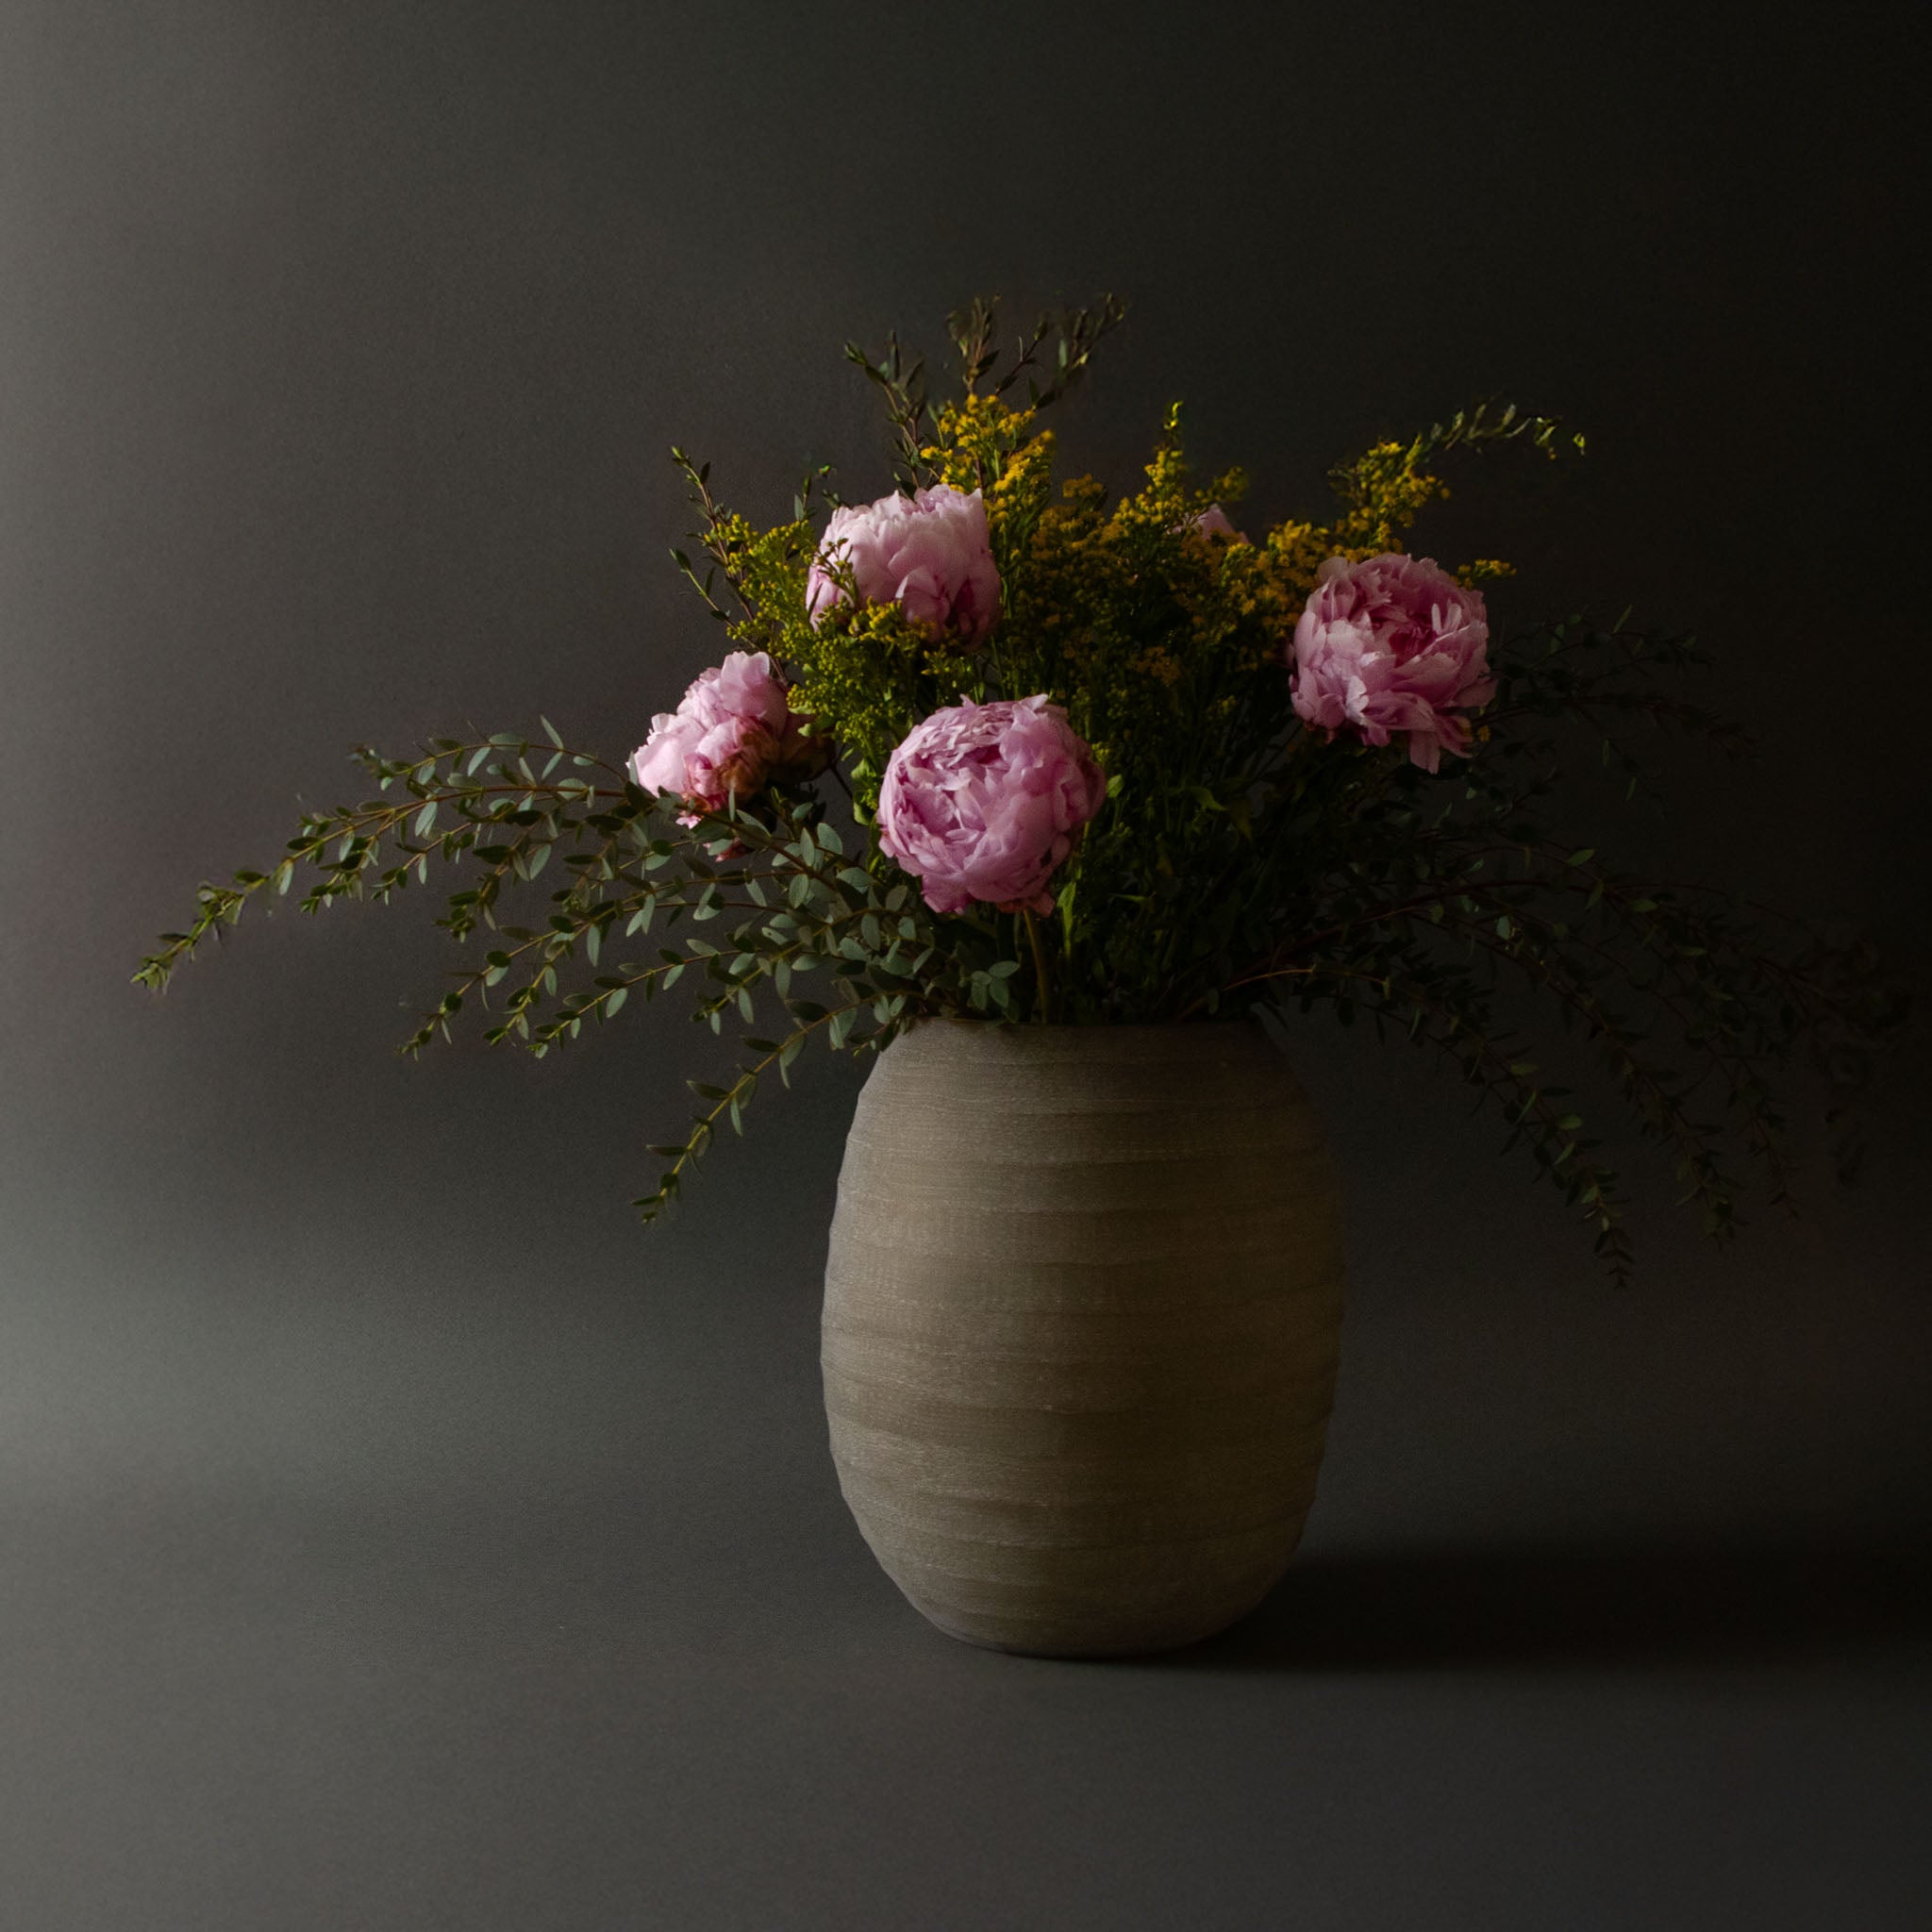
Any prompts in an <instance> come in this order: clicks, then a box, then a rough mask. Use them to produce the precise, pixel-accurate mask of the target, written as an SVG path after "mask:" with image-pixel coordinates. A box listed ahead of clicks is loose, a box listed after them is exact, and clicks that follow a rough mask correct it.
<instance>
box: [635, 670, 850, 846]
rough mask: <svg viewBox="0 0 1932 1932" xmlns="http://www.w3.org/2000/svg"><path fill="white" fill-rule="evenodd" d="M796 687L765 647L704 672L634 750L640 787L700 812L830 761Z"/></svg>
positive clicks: (683, 819)
mask: <svg viewBox="0 0 1932 1932" xmlns="http://www.w3.org/2000/svg"><path fill="white" fill-rule="evenodd" d="M790 690H791V687H790V686H788V685H787V684H786V682H785V680H784V679H783V678H782V677H780V676H779V675H778V674H777V672H776V671H774V669H773V668H772V660H771V658H770V657H769V656H768V655H767V654H766V653H765V652H763V651H733V652H732V653H731V655H730V656H729V657H728V658H725V660H724V663H722V664H719V665H714V666H713V667H712V668H711V669H710V670H709V671H704V672H700V673H699V674H698V675H697V677H696V678H695V679H694V680H693V681H692V683H691V687H690V689H689V690H688V691H686V692H685V694H684V702H683V703H682V704H680V705H679V706H678V708H677V709H676V710H675V711H660V712H659V713H658V716H657V717H655V718H653V719H652V720H651V735H650V737H649V738H647V739H646V740H645V741H644V742H643V743H642V744H641V745H640V746H639V747H638V749H637V750H636V751H635V752H633V753H632V754H631V760H630V774H631V776H632V777H633V778H634V779H635V780H636V781H637V784H638V787H639V789H640V790H641V791H656V792H658V793H666V792H669V793H673V794H675V796H677V797H679V798H681V799H683V800H684V802H685V804H686V805H688V806H689V807H690V808H691V810H690V811H689V812H685V813H680V814H679V819H678V822H679V824H686V825H694V824H697V822H698V814H699V813H701V812H708V811H722V810H724V806H725V803H726V801H727V800H728V799H729V798H730V797H731V795H732V794H733V793H734V792H736V793H737V794H738V796H739V797H741V798H749V797H751V796H752V795H753V794H754V793H757V792H759V791H763V790H764V789H765V787H766V786H767V785H769V784H771V783H772V781H773V780H774V779H776V778H802V777H808V776H809V775H810V774H812V773H813V772H815V771H821V770H823V769H824V760H825V755H826V753H827V752H828V751H829V749H830V747H829V745H827V744H826V742H825V741H824V740H823V739H812V738H807V737H806V736H805V733H804V728H803V727H804V726H805V724H807V723H808V720H806V719H804V718H801V717H800V716H799V715H798V713H797V712H795V711H794V710H792V708H791V704H790V702H789V693H790Z"/></svg>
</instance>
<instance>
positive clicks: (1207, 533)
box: [1188, 503, 1248, 543]
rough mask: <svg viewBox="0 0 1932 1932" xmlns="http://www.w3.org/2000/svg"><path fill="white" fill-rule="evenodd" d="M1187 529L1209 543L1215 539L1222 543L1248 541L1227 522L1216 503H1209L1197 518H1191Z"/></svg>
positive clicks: (1224, 514) (1222, 511)
mask: <svg viewBox="0 0 1932 1932" xmlns="http://www.w3.org/2000/svg"><path fill="white" fill-rule="evenodd" d="M1188 528H1189V529H1191V531H1193V533H1194V535H1195V536H1197V537H1206V538H1207V539H1208V541H1209V542H1210V543H1211V542H1212V541H1214V539H1215V538H1217V537H1219V538H1220V539H1221V541H1223V542H1224V543H1245V542H1246V541H1248V540H1247V539H1246V538H1245V537H1244V536H1242V535H1241V532H1240V531H1239V530H1237V529H1236V528H1235V526H1234V525H1233V524H1232V523H1231V522H1230V521H1229V520H1228V514H1227V512H1226V511H1225V510H1224V509H1223V508H1222V507H1221V506H1220V505H1219V504H1218V503H1210V504H1209V505H1208V508H1206V509H1204V510H1203V511H1202V512H1201V514H1200V515H1199V516H1197V517H1194V518H1192V519H1191V521H1190V522H1189V524H1188Z"/></svg>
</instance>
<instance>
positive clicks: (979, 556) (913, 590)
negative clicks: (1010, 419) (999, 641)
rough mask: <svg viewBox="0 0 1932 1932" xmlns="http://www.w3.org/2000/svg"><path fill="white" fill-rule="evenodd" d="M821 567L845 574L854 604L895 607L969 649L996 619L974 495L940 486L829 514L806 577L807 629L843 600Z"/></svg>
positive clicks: (996, 601)
mask: <svg viewBox="0 0 1932 1932" xmlns="http://www.w3.org/2000/svg"><path fill="white" fill-rule="evenodd" d="M828 566H832V567H837V568H839V569H841V570H842V571H849V572H850V573H851V581H852V582H853V583H854V584H856V585H857V587H858V600H859V602H860V603H862V604H896V605H897V606H898V607H899V608H900V609H901V610H903V611H904V612H905V613H906V615H907V617H908V619H909V620H910V621H911V622H912V623H914V624H917V625H925V626H927V627H928V628H931V629H935V630H950V631H952V632H954V633H955V634H956V635H957V636H958V637H959V638H960V639H961V640H963V641H966V642H968V643H977V642H978V641H980V639H981V638H983V637H984V636H985V635H986V634H987V632H988V631H990V630H991V628H992V626H993V623H994V621H995V620H996V619H997V618H998V616H999V614H1000V574H999V571H998V568H997V567H996V566H995V565H994V563H993V560H992V550H991V546H990V544H989V543H988V541H987V530H986V505H985V504H984V503H983V502H982V501H981V499H980V494H979V491H976V490H975V491H973V493H972V494H971V495H970V496H969V495H968V494H967V493H966V492H965V491H963V490H953V489H950V488H948V487H946V486H945V485H943V484H941V485H936V486H935V487H934V488H932V489H930V490H922V491H920V492H919V493H918V495H916V496H896V495H894V496H882V497H880V498H879V500H878V501H877V502H876V503H874V504H871V505H868V506H867V508H864V509H853V508H843V509H835V510H834V511H833V512H832V518H831V521H830V522H829V523H828V524H827V525H825V538H824V544H823V545H822V546H821V547H820V550H819V554H818V556H817V557H816V558H813V560H812V566H811V570H810V572H809V574H808V576H807V578H806V585H805V608H806V609H807V611H808V613H809V614H810V617H811V621H812V622H813V623H814V624H821V623H823V622H824V619H825V617H826V616H827V615H828V614H829V613H830V612H831V611H832V610H833V609H834V608H837V606H839V605H840V604H841V603H842V602H844V600H845V595H846V591H845V588H844V586H843V585H841V583H840V582H839V581H838V579H837V577H836V576H835V575H833V570H832V568H829V567H828Z"/></svg>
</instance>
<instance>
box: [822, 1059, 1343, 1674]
mask: <svg viewBox="0 0 1932 1932" xmlns="http://www.w3.org/2000/svg"><path fill="white" fill-rule="evenodd" d="M1341 1299H1342V1249H1341V1212H1340V1207H1339V1201H1338V1196H1337V1191H1336V1186H1335V1180H1334V1175H1333V1173H1332V1170H1331V1168H1330V1165H1329V1160H1328V1156H1327V1152H1326V1149H1325V1147H1324V1142H1323V1137H1322V1132H1321V1126H1320V1123H1319V1121H1318V1120H1317V1118H1316V1116H1315V1114H1314V1111H1313V1109H1312V1108H1311V1107H1310V1106H1309V1104H1308V1101H1307V1097H1306V1096H1305V1095H1304V1093H1303V1092H1302V1091H1301V1088H1300V1087H1299V1085H1298V1084H1297V1083H1296V1081H1295V1079H1294V1076H1293V1074H1291V1071H1290V1069H1289V1067H1288V1064H1287V1062H1286V1060H1285V1059H1284V1058H1282V1056H1281V1054H1280V1053H1279V1051H1278V1050H1277V1048H1276V1047H1275V1046H1274V1043H1273V1042H1272V1041H1270V1040H1269V1038H1268V1037H1267V1036H1266V1035H1265V1034H1264V1033H1263V1032H1262V1031H1261V1029H1260V1028H1259V1027H1258V1026H1257V1025H1256V1024H1252V1023H1249V1022H1222V1023H1209V1024H1191V1025H1174V1026H1035V1025H1024V1026H1016V1025H996V1024H980V1023H971V1022H955V1021H939V1022H931V1023H927V1024H923V1025H919V1026H915V1027H913V1028H912V1029H911V1030H909V1031H908V1032H907V1033H906V1034H904V1035H902V1036H901V1037H900V1038H899V1039H898V1040H897V1041H894V1042H893V1043H892V1044H891V1046H889V1047H888V1048H887V1049H886V1050H885V1052H884V1053H883V1054H882V1055H881V1057H880V1058H879V1059H878V1061H877V1062H876V1064H875V1065H874V1068H873V1070H872V1073H871V1074H870V1076H869V1077H868V1079H867V1081H866V1084H865V1087H864V1089H863V1091H862V1092H861V1093H860V1096H859V1101H858V1112H857V1115H856V1117H855V1119H854V1121H853V1124H852V1131H851V1136H850V1138H849V1140H848V1141H847V1143H846V1149H845V1159H844V1165H843V1168H842V1170H841V1174H840V1179H839V1202H838V1209H837V1212H836V1214H835V1216H834V1219H833V1223H832V1237H831V1251H830V1256H829V1259H828V1263H827V1267H826V1272H825V1303H824V1331H823V1334H824V1345H823V1354H822V1362H823V1367H824V1389H825V1408H826V1414H827V1418H828V1420H829V1423H830V1427H831V1441H832V1454H833V1458H834V1460H835V1462H836V1464H837V1466H838V1473H839V1481H840V1486H841V1489H842V1491H843V1492H844V1495H845V1500H846V1502H847V1503H848V1505H849V1506H850V1507H851V1509H852V1513H853V1515H854V1516H855V1517H856V1518H857V1519H858V1526H859V1528H860V1530H861V1531H862V1532H863V1534H864V1536H865V1540H866V1541H867V1542H868V1543H869V1544H870V1545H871V1546H872V1549H873V1552H874V1555H875V1556H876V1557H878V1559H879V1562H880V1563H881V1564H882V1565H883V1566H884V1568H885V1570H886V1573H887V1574H888V1575H890V1576H891V1578H892V1580H893V1582H895V1583H896V1584H897V1585H898V1586H899V1588H900V1590H901V1591H904V1592H905V1594H906V1596H907V1597H908V1599H909V1600H910V1601H911V1602H912V1604H913V1605H914V1606H915V1607H917V1608H918V1609H919V1610H920V1611H921V1612H922V1613H923V1614H924V1616H925V1617H926V1618H927V1619H928V1620H929V1621H930V1622H931V1623H933V1624H937V1625H938V1626H939V1628H940V1629H941V1630H943V1631H945V1632H947V1633H948V1634H949V1635H951V1636H954V1637H958V1638H961V1639H963V1640H964V1641H967V1642H969V1643H976V1644H982V1645H986V1646H988V1647H990V1648H992V1649H997V1650H1008V1651H1017V1652H1023V1653H1026V1654H1029V1655H1035V1656H1044V1657H1116V1656H1132V1655H1138V1654H1144V1653H1147V1652H1151V1651H1158V1650H1165V1649H1171V1648H1174V1647H1176V1646H1178V1645H1181V1644H1186V1643H1192V1642H1195V1641H1199V1640H1200V1639H1202V1638H1205V1637H1208V1636H1211V1635H1213V1634H1214V1633H1215V1632H1216V1631H1218V1630H1222V1629H1224V1628H1225V1627H1226V1626H1227V1625H1228V1624H1232V1623H1234V1622H1235V1621H1236V1620H1237V1619H1239V1618H1241V1617H1242V1616H1244V1615H1245V1614H1246V1613H1247V1612H1248V1611H1249V1610H1251V1609H1253V1608H1254V1607H1255V1606H1256V1605H1257V1604H1258V1603H1259V1602H1260V1601H1261V1599H1262V1598H1263V1597H1264V1596H1265V1595H1266V1594H1267V1593H1268V1591H1270V1590H1271V1589H1272V1588H1273V1587H1274V1583H1275V1582H1276V1580H1277V1579H1278V1578H1279V1577H1280V1575H1281V1574H1282V1571H1283V1569H1284V1568H1285V1567H1286V1565H1287V1563H1288V1559H1289V1557H1290V1556H1291V1554H1292V1553H1293V1550H1294V1547H1295V1544H1296V1542H1297V1541H1298V1540H1299V1538H1300V1536H1301V1531H1302V1524H1303V1523H1304V1521H1305V1520H1306V1518H1307V1512H1308V1507H1309V1506H1310V1504H1311V1503H1312V1502H1313V1500H1314V1493H1315V1478H1316V1473H1317V1471H1318V1469H1319V1467H1320V1464H1321V1458H1322V1449H1323V1443H1324V1437H1325V1434H1326V1428H1327V1421H1328V1412H1329V1408H1330V1406H1331V1403H1332V1400H1333V1395H1334V1387H1335V1369H1336V1351H1337V1347H1338V1343H1339V1341H1340V1331H1341Z"/></svg>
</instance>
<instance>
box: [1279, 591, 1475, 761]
mask: <svg viewBox="0 0 1932 1932" xmlns="http://www.w3.org/2000/svg"><path fill="white" fill-rule="evenodd" d="M1489 637H1490V625H1489V619H1488V616H1487V614H1486V613H1485V611H1484V608H1483V599H1482V592H1481V591H1474V590H1470V589H1469V588H1467V587H1466V586H1465V585H1462V584H1458V583H1457V581H1456V579H1455V578H1454V577H1452V576H1451V575H1449V574H1448V572H1447V571H1445V570H1442V569H1441V568H1440V567H1439V566H1438V565H1437V563H1436V562H1435V560H1434V559H1433V558H1427V557H1423V558H1415V557H1401V556H1397V555H1395V554H1393V553H1391V554H1389V555H1387V556H1383V557H1372V558H1369V559H1368V560H1367V561H1366V562H1363V563H1351V562H1350V561H1349V560H1348V559H1347V558H1343V557H1331V558H1329V559H1328V560H1327V562H1325V563H1324V564H1323V566H1322V568H1321V569H1320V570H1319V571H1318V572H1317V573H1316V575H1315V592H1314V595H1313V596H1311V597H1310V598H1309V599H1308V604H1307V609H1306V610H1304V611H1303V612H1302V615H1301V622H1300V623H1299V624H1297V625H1295V627H1294V640H1293V642H1292V644H1291V646H1290V651H1291V658H1292V660H1293V665H1294V708H1295V709H1296V711H1297V712H1299V713H1300V715H1301V716H1302V717H1303V718H1305V719H1306V720H1307V722H1308V723H1309V724H1313V725H1316V726H1318V727H1319V728H1320V729H1322V730H1324V731H1325V732H1327V734H1328V735H1329V737H1330V738H1333V737H1334V736H1335V734H1336V733H1337V732H1338V731H1348V732H1352V733H1353V734H1354V735H1355V736H1356V737H1357V738H1359V739H1361V740H1362V741H1364V742H1365V743H1368V744H1387V743H1388V742H1389V741H1390V740H1391V738H1392V737H1393V736H1394V735H1395V733H1397V732H1402V733H1404V734H1406V736H1407V740H1408V756H1409V758H1410V759H1411V760H1412V761H1413V762H1414V763H1416V764H1418V765H1420V766H1422V767H1423V769H1424V771H1428V772H1433V771H1435V770H1436V768H1437V766H1438V765H1439V764H1440V763H1441V755H1442V753H1443V752H1445V751H1447V752H1453V753H1454V754H1455V755H1456V756H1457V758H1466V757H1467V756H1468V755H1469V738H1470V729H1469V719H1468V717H1467V715H1466V714H1467V713H1469V712H1472V711H1477V710H1480V709H1481V708H1483V706H1485V705H1486V704H1488V703H1489V701H1490V700H1491V698H1492V697H1493V696H1494V695H1495V694H1496V686H1495V682H1494V680H1493V679H1492V678H1491V676H1490V675H1489Z"/></svg>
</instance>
